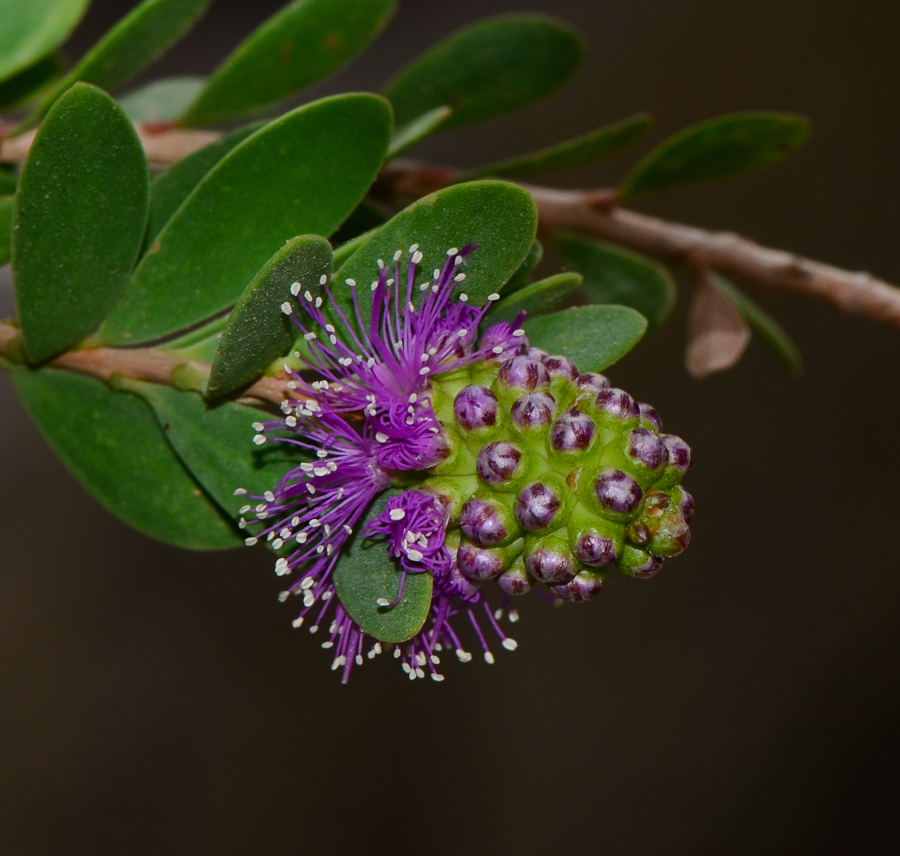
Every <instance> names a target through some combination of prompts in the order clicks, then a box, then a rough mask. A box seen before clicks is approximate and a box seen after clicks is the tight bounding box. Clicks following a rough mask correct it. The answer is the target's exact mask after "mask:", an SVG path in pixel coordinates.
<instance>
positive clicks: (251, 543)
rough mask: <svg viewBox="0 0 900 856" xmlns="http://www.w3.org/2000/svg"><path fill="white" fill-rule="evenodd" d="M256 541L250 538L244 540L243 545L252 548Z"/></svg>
mask: <svg viewBox="0 0 900 856" xmlns="http://www.w3.org/2000/svg"><path fill="white" fill-rule="evenodd" d="M257 540H258V539H256V538H253V537H250V538H244V543H245V544H246V545H247V546H248V547H252V546H253V545H254V544H255V543H256V542H257Z"/></svg>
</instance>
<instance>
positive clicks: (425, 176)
mask: <svg viewBox="0 0 900 856" xmlns="http://www.w3.org/2000/svg"><path fill="white" fill-rule="evenodd" d="M135 127H136V129H137V132H138V136H139V137H140V139H141V142H142V143H143V145H144V148H145V150H146V151H147V157H148V159H149V160H151V161H153V162H154V163H158V164H160V165H165V164H169V163H174V162H175V161H177V160H180V159H181V158H183V157H186V156H187V155H189V154H191V153H192V152H194V151H196V150H197V149H199V148H201V147H202V146H203V145H206V144H207V143H209V142H212V141H213V140H214V139H217V138H218V136H219V134H218V133H217V132H214V131H194V130H188V129H178V128H172V127H170V126H158V125H149V124H146V125H142V124H138V125H136V126H135ZM33 138H34V132H29V133H26V134H22V135H21V136H19V137H12V138H8V139H4V140H0V160H4V161H22V160H24V158H25V156H26V155H27V153H28V147H29V146H30V145H31V141H32V140H33ZM458 176H459V173H458V172H456V171H454V170H452V169H448V168H445V167H439V166H435V165H432V164H425V163H420V162H417V161H409V160H402V159H398V160H395V161H393V162H391V163H390V164H388V165H387V166H386V167H385V169H384V170H383V171H382V174H381V176H380V177H379V179H378V181H377V182H376V184H375V187H374V188H373V191H374V193H375V194H376V195H377V196H379V197H381V198H386V199H390V200H391V201H399V202H402V201H404V200H406V199H414V198H418V197H421V196H425V195H426V194H428V193H432V192H434V191H435V190H439V189H440V188H442V187H446V186H447V185H449V184H452V183H453V182H454V181H456V180H457V178H458ZM523 186H524V187H526V188H527V189H528V191H529V192H530V193H531V195H532V196H533V197H534V200H535V202H536V203H537V207H538V211H539V213H540V228H541V230H542V232H544V233H552V232H554V231H559V230H567V231H571V232H576V233H578V234H582V235H590V236H593V237H597V238H602V239H604V240H608V241H612V242H614V243H617V244H620V245H621V246H623V247H628V248H629V249H633V250H637V251H639V252H642V253H646V254H648V255H651V256H654V257H656V258H659V259H661V260H663V261H669V262H672V261H677V262H682V261H685V260H686V259H688V258H689V257H692V258H694V259H695V260H696V261H697V262H699V263H700V264H703V265H705V266H706V267H708V268H710V269H712V270H714V271H718V272H719V273H722V274H725V275H726V276H731V277H735V278H737V279H740V280H742V281H744V282H747V283H749V284H751V285H755V286H758V287H767V288H772V289H781V290H787V291H795V292H797V293H798V294H802V295H804V296H806V297H812V298H814V299H816V300H820V301H822V302H824V303H827V304H829V305H831V306H834V307H835V308H837V309H840V310H841V311H843V312H853V313H858V314H861V315H864V316H865V317H867V318H870V319H872V320H874V321H882V322H886V323H888V324H891V325H893V326H895V327H900V289H898V288H895V287H894V286H892V285H889V284H888V283H886V282H884V281H882V280H880V279H878V278H876V277H874V276H872V275H871V274H868V273H853V272H850V271H845V270H842V269H841V268H837V267H833V266H832V265H826V264H822V263H820V262H816V261H812V260H811V259H806V258H802V257H801V256H797V255H794V254H793V253H787V252H784V251H783V250H772V249H768V248H767V247H761V246H760V245H759V244H756V243H754V242H753V241H751V240H749V239H747V238H742V237H741V236H739V235H735V234H732V233H728V232H709V231H707V230H705V229H698V228H696V227H694V226H684V225H682V224H680V223H670V222H668V221H665V220H660V219H658V218H656V217H648V216H647V215H644V214H637V213H635V212H634V211H628V210H626V209H624V208H621V207H619V206H618V205H617V204H616V195H615V191H612V190H606V189H598V190H592V191H576V190H556V189H553V188H548V187H538V186H533V185H523Z"/></svg>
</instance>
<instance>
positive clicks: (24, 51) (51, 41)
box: [0, 0, 90, 80]
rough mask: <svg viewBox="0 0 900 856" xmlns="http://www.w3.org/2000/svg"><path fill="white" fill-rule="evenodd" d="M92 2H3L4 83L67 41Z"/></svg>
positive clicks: (0, 63)
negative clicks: (67, 37)
mask: <svg viewBox="0 0 900 856" xmlns="http://www.w3.org/2000/svg"><path fill="white" fill-rule="evenodd" d="M89 4H90V0H0V21H2V22H3V26H2V27H0V80H6V79H7V78H9V77H12V76H13V75H14V74H16V73H17V72H19V71H22V70H23V69H26V68H28V67H29V66H31V65H33V64H34V63H36V62H37V61H38V60H39V59H40V58H41V57H43V56H46V55H47V54H48V53H50V51H52V50H53V49H54V48H55V47H57V46H58V45H60V44H61V43H62V42H63V41H65V38H66V36H68V35H69V33H70V32H71V31H72V30H74V29H75V25H76V24H77V23H78V22H79V21H80V20H81V16H82V15H84V13H85V11H86V10H87V7H88V5H89Z"/></svg>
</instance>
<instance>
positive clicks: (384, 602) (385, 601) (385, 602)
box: [375, 597, 391, 606]
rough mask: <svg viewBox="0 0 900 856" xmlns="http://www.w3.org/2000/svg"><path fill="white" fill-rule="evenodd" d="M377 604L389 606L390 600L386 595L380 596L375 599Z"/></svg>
mask: <svg viewBox="0 0 900 856" xmlns="http://www.w3.org/2000/svg"><path fill="white" fill-rule="evenodd" d="M375 603H376V605H377V606H390V605H391V602H390V601H389V600H388V599H387V598H386V597H380V598H378V600H376V601H375Z"/></svg>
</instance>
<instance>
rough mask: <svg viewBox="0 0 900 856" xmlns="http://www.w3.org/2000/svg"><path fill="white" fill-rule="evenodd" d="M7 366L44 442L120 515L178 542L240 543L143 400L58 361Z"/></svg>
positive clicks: (209, 546)
mask: <svg viewBox="0 0 900 856" xmlns="http://www.w3.org/2000/svg"><path fill="white" fill-rule="evenodd" d="M10 371H11V374H12V379H13V382H14V383H15V385H16V388H17V389H18V391H19V394H20V395H21V396H22V398H23V400H24V401H25V406H26V407H27V408H28V411H29V413H30V414H31V416H32V418H33V419H34V421H35V422H36V423H37V425H38V427H39V428H40V429H41V432H42V433H43V434H44V437H45V438H46V439H47V442H48V443H49V444H50V445H51V446H52V447H53V449H54V451H55V452H56V453H57V455H59V457H60V458H62V461H63V463H64V464H65V465H66V467H67V468H68V469H69V470H70V472H71V473H72V475H74V476H75V478H76V479H78V481H80V482H81V483H82V485H84V487H85V488H86V489H87V491H88V492H89V493H90V494H91V495H92V496H93V497H94V498H95V499H96V500H97V501H98V502H100V504H101V505H103V506H105V507H106V508H107V509H108V510H109V511H111V512H112V513H113V514H115V515H116V517H118V518H120V519H121V520H123V521H124V522H125V523H127V524H128V525H129V526H133V527H134V528H135V529H138V530H140V531H141V532H143V533H144V534H146V535H150V536H151V537H153V538H157V539H159V540H160V541H165V542H166V543H168V544H175V545H176V546H178V547H187V548H190V549H194V550H221V549H226V548H229V547H236V546H239V545H240V543H241V541H240V538H239V537H238V535H237V530H236V528H234V527H233V526H232V525H231V524H230V523H228V522H227V521H226V520H225V519H224V518H223V517H222V515H221V514H220V513H219V512H218V511H217V510H216V508H215V507H214V506H213V505H212V504H211V502H210V501H209V499H208V498H207V497H206V495H205V494H204V493H203V491H202V490H201V489H200V487H199V486H198V484H197V483H196V482H195V481H194V480H193V479H192V478H191V476H190V475H189V474H188V472H187V471H186V470H185V469H184V467H183V466H182V465H181V463H180V462H179V461H178V459H177V458H176V457H175V455H174V453H173V452H172V449H171V448H170V447H169V444H168V443H167V442H166V440H165V438H164V437H163V435H162V433H161V432H160V430H159V426H158V424H157V422H156V418H155V417H154V415H153V412H152V411H151V410H150V408H149V407H148V406H147V404H146V403H145V402H144V401H142V400H141V399H140V398H138V397H136V396H134V395H131V394H129V393H125V392H117V391H116V390H113V389H111V388H110V387H109V386H107V385H106V384H105V383H103V382H102V381H99V380H96V379H94V378H90V377H86V376H84V375H79V374H74V373H72V372H66V371H61V370H59V369H51V368H45V369H38V370H33V369H28V368H26V367H24V366H13V367H12V368H11V370H10Z"/></svg>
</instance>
